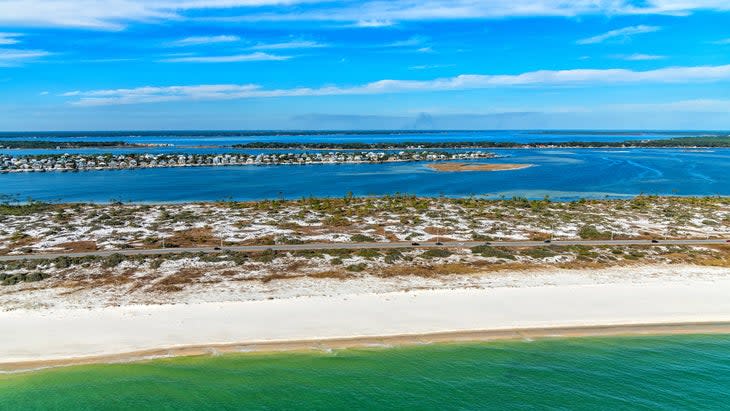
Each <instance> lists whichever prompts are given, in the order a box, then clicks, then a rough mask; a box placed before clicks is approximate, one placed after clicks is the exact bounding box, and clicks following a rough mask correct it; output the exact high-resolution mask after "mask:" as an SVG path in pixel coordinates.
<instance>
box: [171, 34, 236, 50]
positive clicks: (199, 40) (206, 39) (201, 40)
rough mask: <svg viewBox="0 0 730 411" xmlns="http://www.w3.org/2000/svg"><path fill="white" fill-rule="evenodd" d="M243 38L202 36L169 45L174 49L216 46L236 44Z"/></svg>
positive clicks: (187, 38)
mask: <svg viewBox="0 0 730 411" xmlns="http://www.w3.org/2000/svg"><path fill="white" fill-rule="evenodd" d="M240 40H241V38H240V37H238V36H200V37H186V38H184V39H180V40H176V41H173V42H170V43H168V45H170V46H173V47H186V46H199V45H202V44H216V43H235V42H237V41H240Z"/></svg>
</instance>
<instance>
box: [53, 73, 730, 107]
mask: <svg viewBox="0 0 730 411" xmlns="http://www.w3.org/2000/svg"><path fill="white" fill-rule="evenodd" d="M728 80H730V65H726V66H696V67H667V68H661V69H656V70H648V71H633V70H626V69H604V70H601V69H576V70H540V71H532V72H527V73H522V74H506V75H505V74H496V75H487V74H464V75H460V76H456V77H446V78H437V79H433V80H380V81H376V82H372V83H367V84H363V85H359V86H354V87H338V86H328V87H320V88H309V87H298V88H290V89H266V88H263V87H261V86H259V85H257V84H245V85H236V84H219V85H193V86H172V87H141V88H135V89H110V90H93V91H73V92H69V93H66V94H64V96H65V97H77V98H78V99H77V100H76V101H74V102H73V104H75V105H80V106H99V105H115V104H142V103H154V102H163V101H196V100H233V99H245V98H267V97H298V96H336V95H374V94H389V93H407V92H435V91H449V90H476V89H486V88H505V87H528V86H529V87H545V86H590V85H616V84H634V83H690V82H711V81H728Z"/></svg>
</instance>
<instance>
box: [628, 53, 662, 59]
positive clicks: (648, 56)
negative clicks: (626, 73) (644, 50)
mask: <svg viewBox="0 0 730 411" xmlns="http://www.w3.org/2000/svg"><path fill="white" fill-rule="evenodd" d="M619 58H620V59H623V60H628V61H650V60H662V59H665V58H667V57H666V56H659V55H656V54H641V53H635V54H629V55H627V56H619Z"/></svg>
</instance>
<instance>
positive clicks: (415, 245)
mask: <svg viewBox="0 0 730 411" xmlns="http://www.w3.org/2000/svg"><path fill="white" fill-rule="evenodd" d="M411 245H412V246H414V247H418V246H419V245H421V243H417V242H415V241H414V242H412V243H411Z"/></svg>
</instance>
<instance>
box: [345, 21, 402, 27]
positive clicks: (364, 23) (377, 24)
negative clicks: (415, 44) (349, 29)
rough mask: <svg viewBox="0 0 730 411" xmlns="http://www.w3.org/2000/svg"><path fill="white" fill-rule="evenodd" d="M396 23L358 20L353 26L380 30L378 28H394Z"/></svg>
mask: <svg viewBox="0 0 730 411" xmlns="http://www.w3.org/2000/svg"><path fill="white" fill-rule="evenodd" d="M394 24H395V23H393V22H392V21H390V20H378V19H374V20H358V21H356V22H355V24H353V26H354V27H363V28H378V27H390V26H393V25H394Z"/></svg>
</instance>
